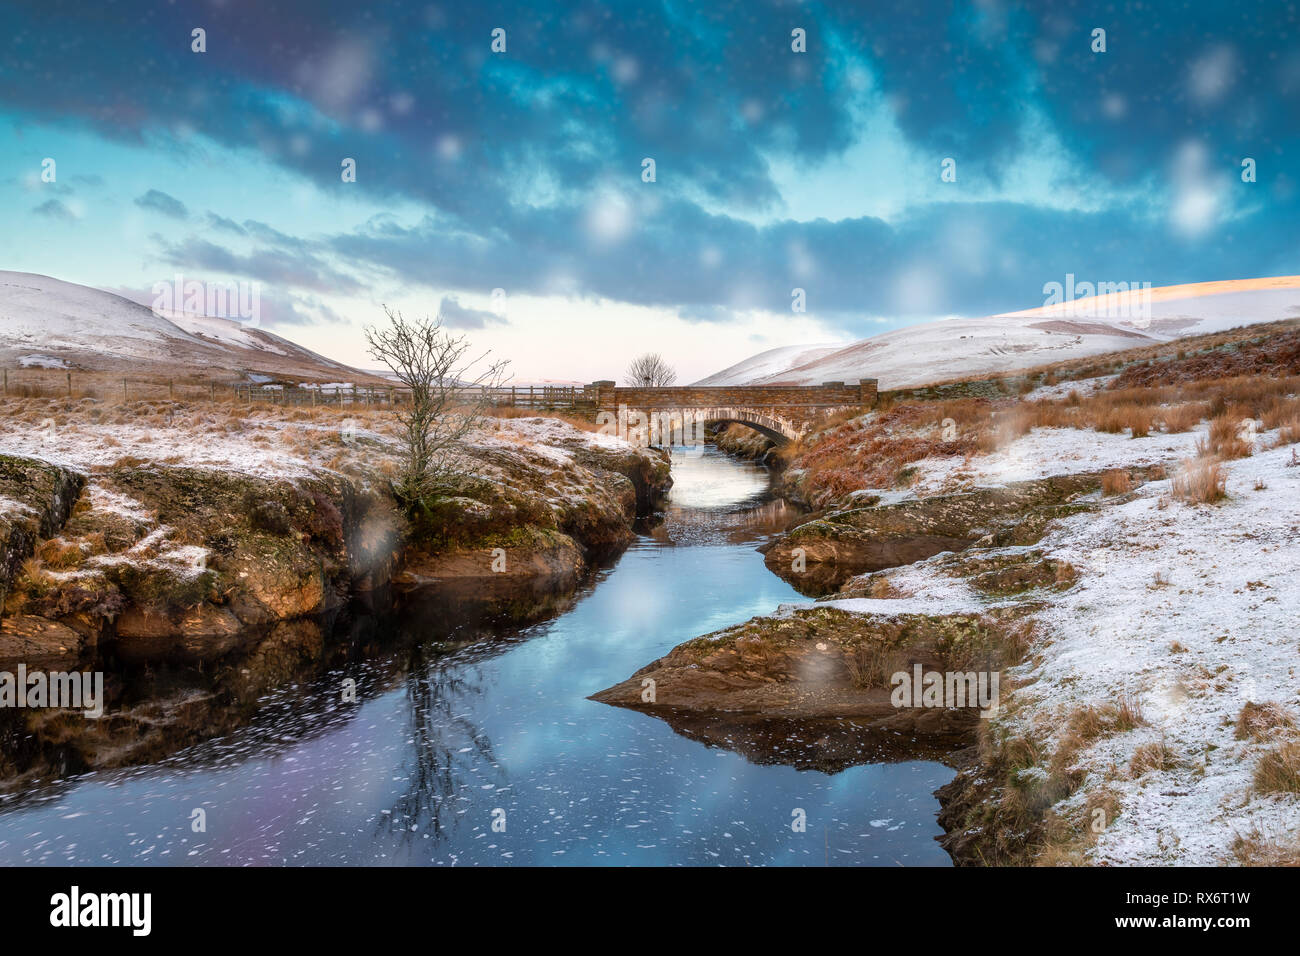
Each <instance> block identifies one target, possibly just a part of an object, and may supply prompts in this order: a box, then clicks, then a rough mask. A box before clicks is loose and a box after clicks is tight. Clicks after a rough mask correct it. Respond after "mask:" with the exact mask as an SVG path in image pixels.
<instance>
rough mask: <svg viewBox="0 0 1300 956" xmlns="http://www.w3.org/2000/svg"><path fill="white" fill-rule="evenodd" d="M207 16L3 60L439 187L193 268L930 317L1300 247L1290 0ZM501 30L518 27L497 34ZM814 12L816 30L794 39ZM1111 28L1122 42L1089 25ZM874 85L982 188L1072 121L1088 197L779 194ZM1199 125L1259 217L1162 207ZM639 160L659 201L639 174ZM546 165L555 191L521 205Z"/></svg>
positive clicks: (373, 194)
mask: <svg viewBox="0 0 1300 956" xmlns="http://www.w3.org/2000/svg"><path fill="white" fill-rule="evenodd" d="M192 19H193V15H192V13H191V12H190V11H189V10H188V9H186V8H185V6H184V5H181V4H177V5H150V6H149V7H147V8H143V9H142V10H141V11H139V15H138V16H134V17H132V18H126V19H124V18H122V17H120V15H118V14H117V12H116V11H114V10H113V9H112V8H111V7H104V8H95V7H90V8H87V7H86V5H84V4H81V3H74V2H72V0H48V2H43V3H40V4H37V3H34V2H32V3H19V4H10V5H7V6H5V7H4V8H3V9H0V62H3V63H4V64H5V65H6V67H5V69H6V70H7V73H6V75H7V76H12V77H14V78H16V79H18V80H20V81H21V80H23V79H30V80H31V82H12V83H4V84H0V107H2V108H4V109H6V110H7V111H9V112H12V113H14V114H17V115H20V116H38V117H40V118H41V119H43V120H47V121H63V122H66V123H69V124H74V125H79V126H82V127H84V128H88V129H91V130H93V131H95V132H97V133H98V134H99V135H101V136H104V137H108V138H111V139H115V140H120V141H127V142H131V143H141V144H144V143H148V144H151V145H152V144H155V143H156V142H158V140H159V138H160V134H161V137H162V138H164V139H165V138H167V137H168V136H170V135H172V133H173V131H176V130H186V131H189V132H192V134H194V135H196V136H202V137H205V138H207V139H210V140H212V141H214V142H216V143H219V144H222V145H225V146H228V147H231V148H235V149H246V150H255V151H258V152H259V153H260V154H261V155H263V156H265V157H266V158H267V159H269V160H270V161H272V162H275V163H277V164H279V165H281V166H283V167H285V168H286V169H289V170H291V171H294V172H296V173H298V174H300V175H302V176H304V177H307V178H309V179H311V180H313V181H315V182H316V183H318V184H319V185H321V186H322V187H323V188H325V189H328V190H338V189H340V188H344V189H350V190H354V191H355V194H356V195H357V196H359V197H362V198H365V199H367V200H370V201H381V200H386V199H388V198H389V197H391V198H393V199H397V200H405V199H409V200H415V201H417V202H420V203H423V204H426V205H427V207H428V208H430V209H432V210H434V212H432V213H431V214H430V215H429V217H428V218H427V219H426V220H425V221H424V222H423V223H421V224H419V225H417V226H415V227H414V228H407V227H404V226H403V225H401V224H399V223H398V222H397V221H394V220H392V219H377V220H375V221H372V222H371V223H369V224H367V226H366V227H365V228H363V229H361V230H358V231H356V232H354V233H349V234H341V235H336V236H333V237H331V238H329V239H327V240H314V239H304V238H300V237H296V236H292V235H288V234H286V233H284V232H282V231H280V230H277V229H275V228H273V227H271V226H269V225H266V224H265V223H260V222H256V221H252V220H250V221H246V222H243V223H242V224H235V223H234V222H233V221H232V220H229V219H225V218H223V217H221V216H218V215H216V214H209V216H208V218H207V219H206V224H207V227H208V228H209V229H210V230H215V231H222V232H226V233H229V234H231V235H236V236H238V235H240V232H239V230H243V233H244V234H245V236H244V238H248V239H251V240H253V241H254V242H255V243H256V244H258V247H259V248H258V249H256V250H254V251H252V252H249V253H246V254H245V253H234V252H231V251H230V250H227V249H225V248H223V247H221V246H219V245H216V244H214V243H212V242H211V241H210V238H209V237H192V238H190V239H188V240H184V241H182V242H180V243H178V244H175V245H169V246H167V247H165V251H164V258H165V259H166V260H167V261H169V262H173V263H176V264H192V265H193V266H194V267H195V268H212V269H221V270H224V271H231V272H235V273H237V274H244V275H249V276H253V277H256V278H259V279H261V280H262V281H266V282H283V283H292V284H296V285H298V286H299V287H300V288H304V289H311V290H316V291H318V292H325V291H344V292H346V291H352V290H356V289H358V288H359V287H360V283H358V282H357V281H356V280H355V279H353V278H352V277H351V275H350V274H349V271H348V270H345V268H344V265H341V264H340V263H344V264H346V265H347V266H352V265H354V264H364V265H365V266H366V272H367V274H368V276H367V278H368V281H369V277H370V276H382V277H399V278H401V279H402V280H403V281H406V282H409V283H412V284H420V285H422V286H429V287H434V288H455V289H464V290H466V291H477V292H487V291H489V290H490V289H492V288H496V287H503V288H506V289H508V290H510V291H511V293H512V294H513V293H514V292H516V291H533V292H547V291H554V290H556V289H565V290H574V291H577V292H580V293H584V294H590V295H600V296H608V297H610V298H613V299H616V300H619V301H629V302H638V303H645V304H654V305H661V306H668V307H674V308H677V309H678V310H679V311H680V313H681V314H682V315H684V316H687V317H689V318H691V319H693V320H696V321H712V320H715V319H721V318H725V317H727V316H729V315H731V314H733V313H734V312H735V310H738V309H743V308H747V307H754V306H757V307H762V308H776V309H782V310H783V309H784V308H788V304H789V297H790V289H791V288H793V287H796V286H798V287H803V288H805V289H806V290H807V293H808V301H809V308H810V310H812V311H814V312H818V313H820V314H824V315H830V316H836V317H839V316H844V317H849V316H857V317H862V316H875V315H890V316H909V315H913V314H916V315H921V314H926V311H927V310H934V311H935V312H961V313H966V314H971V313H976V312H988V311H998V310H1002V309H1009V308H1020V307H1024V306H1025V304H1026V303H1028V304H1033V303H1034V302H1035V301H1036V300H1037V299H1038V297H1039V296H1040V290H1041V285H1042V283H1043V282H1046V281H1052V280H1059V279H1060V278H1061V277H1062V276H1063V275H1064V273H1065V272H1067V271H1070V272H1075V273H1076V274H1080V275H1083V274H1092V275H1098V276H1107V277H1111V276H1114V277H1116V279H1120V278H1123V277H1126V276H1128V277H1132V278H1135V279H1140V280H1144V281H1145V280H1149V281H1152V282H1153V283H1155V284H1165V283H1171V282H1177V281H1192V280H1200V279H1206V278H1221V277H1232V276H1241V275H1262V274H1268V273H1295V272H1300V262H1298V261H1297V260H1300V248H1298V245H1297V240H1296V238H1295V235H1294V228H1293V226H1292V224H1293V223H1294V222H1295V221H1296V220H1297V214H1298V213H1300V208H1298V206H1300V195H1298V194H1297V190H1296V189H1295V183H1294V176H1295V173H1294V169H1295V163H1294V161H1293V157H1294V155H1295V153H1296V151H1297V149H1298V148H1300V42H1298V41H1300V14H1298V13H1297V9H1296V7H1295V5H1294V4H1293V3H1291V2H1284V0H1276V2H1261V0H1245V2H1240V3H1234V4H1231V5H1223V4H1202V5H1196V4H1191V5H1186V4H1184V5H1176V6H1175V5H1169V6H1167V7H1166V6H1162V5H1157V4H1140V3H1136V2H1119V3H1116V4H1112V5H1108V6H1104V7H1098V6H1097V5H1095V4H1088V3H1084V2H1082V0H1060V2H1054V3H1051V4H1028V3H1007V2H1003V0H978V2H952V0H914V2H909V3H907V4H903V5H899V4H865V3H847V2H846V3H807V4H792V3H786V2H779V0H743V2H742V0H736V2H717V3H709V4H689V3H676V2H672V3H670V2H655V0H649V2H632V0H625V2H615V3H608V2H604V0H600V2H597V0H575V2H564V3H560V2H558V0H540V2H539V0H527V2H524V0H507V2H504V3H500V4H493V5H491V7H490V8H485V7H482V6H481V5H474V4H441V5H435V6H431V5H429V4H427V3H424V2H420V3H399V4H393V5H389V6H385V7H384V9H383V14H382V16H379V15H374V14H371V13H369V12H367V11H359V8H358V7H357V6H356V4H354V3H352V2H350V0H349V2H343V0H282V2H279V3H276V4H226V5H211V6H206V7H205V8H204V20H205V27H206V29H207V31H208V43H209V50H210V51H211V52H209V53H207V54H202V55H197V54H193V53H191V52H190V48H189V30H190V29H191V27H192V23H191V21H192ZM495 26H504V27H505V28H506V30H507V37H508V50H507V53H506V54H505V55H501V56H496V55H493V54H491V53H490V52H489V48H488V44H489V39H490V31H491V29H492V28H493V27H495ZM796 26H797V27H800V28H803V29H805V30H806V31H807V36H808V52H807V53H806V54H801V55H800V54H793V53H792V52H791V50H790V31H791V29H792V28H793V27H796ZM1094 29H1104V30H1105V31H1106V41H1107V49H1106V52H1105V53H1094V52H1093V50H1092V48H1091V43H1092V31H1093V30H1094ZM864 96H869V97H875V98H877V99H878V100H879V101H880V102H881V103H883V104H885V105H886V107H887V110H888V122H887V123H885V124H884V125H885V126H896V127H897V129H898V130H900V131H901V133H902V134H903V136H904V137H905V139H906V145H907V146H908V147H909V148H910V149H912V150H913V151H914V152H915V154H916V155H920V156H925V157H932V158H933V160H934V161H935V163H936V167H935V168H937V161H938V159H939V158H941V157H945V156H952V157H955V158H957V159H958V161H959V164H960V169H961V170H962V172H961V176H962V180H961V182H962V185H963V187H964V186H965V184H967V183H984V184H998V183H1005V182H1012V181H1016V182H1019V181H1022V180H1023V167H1024V166H1025V164H1026V163H1028V162H1030V161H1031V160H1033V159H1034V158H1035V157H1037V156H1039V155H1040V154H1041V153H1043V152H1044V151H1053V152H1057V151H1063V152H1062V156H1063V157H1065V158H1068V159H1069V160H1070V161H1071V162H1072V165H1071V166H1069V167H1067V168H1065V169H1064V170H1063V173H1064V175H1065V176H1066V177H1067V178H1068V179H1069V180H1070V182H1071V184H1072V185H1073V187H1074V188H1075V189H1076V190H1077V191H1078V192H1079V194H1080V195H1081V196H1082V197H1083V201H1081V202H1080V203H1079V204H1078V205H1080V206H1083V207H1085V208H1086V209H1088V210H1091V211H1069V210H1062V209H1050V208H1045V206H1044V199H1046V198H1049V197H1035V198H1033V199H1027V200H1026V201H1024V202H1021V203H967V204H956V203H954V204H940V205H929V206H924V205H919V206H914V207H912V208H909V209H907V210H906V211H905V212H904V213H903V214H902V215H900V216H898V217H897V218H893V219H891V220H890V221H889V222H884V221H881V220H875V219H869V218H859V219H850V220H844V221H841V222H836V223H827V222H822V221H816V222H811V223H808V222H803V223H800V222H791V221H784V220H781V219H779V218H777V219H775V221H773V219H772V217H774V216H775V217H779V216H780V215H781V213H782V210H781V209H780V208H779V189H778V184H777V183H776V182H775V181H774V179H773V173H772V171H771V168H770V165H769V159H770V158H772V157H776V158H780V159H782V160H784V161H786V163H787V164H788V165H789V166H791V167H792V168H794V169H796V170H802V169H805V168H808V167H809V166H810V165H812V164H815V163H817V162H819V161H821V160H824V159H827V158H832V157H835V156H836V155H838V154H839V153H840V152H841V151H842V150H843V149H844V148H845V147H846V146H848V145H849V144H850V143H852V142H853V141H854V140H855V139H856V138H857V137H858V136H859V135H863V134H865V135H868V136H876V135H882V136H883V135H888V134H889V130H888V129H876V128H874V127H873V128H867V129H864V128H863V126H862V123H863V120H862V119H861V117H860V116H859V115H858V114H857V113H855V111H854V110H853V109H852V108H851V104H853V103H854V102H855V101H856V100H858V99H860V98H862V97H864ZM1045 131H1047V132H1045ZM189 132H187V134H186V135H189ZM1048 132H1050V133H1051V136H1050V137H1049V136H1048ZM1058 140H1059V142H1058ZM1188 141H1195V142H1197V143H1200V144H1201V145H1202V146H1203V148H1204V150H1205V154H1206V157H1207V158H1206V162H1207V163H1208V164H1209V165H1210V166H1211V167H1212V168H1213V169H1217V170H1223V171H1232V170H1235V169H1236V168H1237V167H1238V166H1239V163H1240V160H1241V158H1242V157H1244V156H1251V157H1253V158H1255V159H1257V160H1258V162H1259V169H1260V181H1259V183H1257V184H1254V185H1253V186H1252V187H1250V188H1253V189H1255V192H1253V193H1250V194H1246V196H1245V198H1244V201H1242V202H1240V203H1239V207H1240V209H1241V210H1242V214H1241V215H1238V216H1236V217H1225V218H1224V219H1223V220H1222V221H1216V222H1215V223H1213V224H1212V225H1211V226H1210V227H1209V228H1207V229H1206V230H1205V231H1204V232H1203V233H1202V234H1200V235H1199V236H1198V237H1197V238H1196V239H1195V240H1194V241H1193V240H1184V239H1179V238H1176V237H1171V231H1170V229H1169V226H1168V215H1167V209H1166V208H1165V206H1164V205H1163V203H1165V202H1166V201H1167V199H1168V193H1169V191H1170V172H1169V169H1170V165H1171V162H1172V160H1173V157H1174V155H1175V152H1176V150H1177V149H1178V148H1179V146H1180V144H1183V143H1186V142H1188ZM344 156H349V157H354V158H356V160H357V163H358V181H357V182H356V183H355V184H347V185H344V184H342V183H340V180H339V165H338V164H339V160H340V158H342V157H344ZM647 156H649V157H653V158H654V159H655V161H656V164H657V172H658V180H659V181H658V182H657V183H656V184H655V185H654V186H653V187H649V186H647V187H646V189H654V190H656V192H655V193H654V195H655V197H656V198H657V199H659V200H660V202H659V204H658V206H657V208H650V207H649V206H645V207H643V206H642V205H641V204H640V201H639V197H641V196H644V195H646V193H645V192H644V190H642V186H643V184H641V183H640V180H639V175H640V169H641V161H642V159H643V158H644V157H647ZM863 175H864V177H870V178H871V179H872V180H873V181H879V179H880V178H881V177H894V178H898V177H904V176H915V175H920V173H919V172H917V171H916V170H911V169H906V170H897V169H870V170H864V171H863ZM610 183H614V184H617V186H616V187H615V188H616V190H619V189H621V190H624V191H627V190H641V192H639V193H637V194H636V195H637V196H638V200H635V201H633V200H629V201H630V202H633V205H634V209H633V211H632V217H631V226H630V228H629V229H628V230H627V235H626V236H625V237H623V238H622V240H621V241H619V242H613V243H607V244H600V243H594V242H593V240H592V236H591V234H590V233H591V230H590V229H589V228H588V223H587V222H586V218H585V217H586V215H587V213H588V212H589V209H588V208H587V206H586V205H585V203H587V201H588V200H589V199H590V197H591V196H592V195H593V194H594V193H595V192H596V191H597V190H599V189H600V188H602V187H603V186H604V185H606V184H610ZM534 184H541V186H542V190H541V191H542V192H544V193H546V194H548V196H549V195H550V194H552V193H554V194H558V198H557V199H555V200H553V201H552V200H550V199H548V205H546V206H545V207H544V208H541V207H535V206H533V205H530V200H531V199H532V193H530V192H529V191H528V189H526V188H525V187H527V186H531V185H534ZM1233 188H1234V189H1235V188H1246V187H1244V184H1243V185H1238V184H1236V183H1234V185H1233ZM153 195H155V191H152V190H151V191H150V192H149V193H146V195H145V197H141V200H137V202H141V204H142V205H147V206H149V207H151V208H156V209H158V210H159V211H161V212H164V213H166V214H171V215H174V214H175V212H174V207H173V212H172V213H167V212H166V208H164V207H167V202H166V200H170V202H171V203H175V204H177V205H178V206H180V204H179V201H178V200H175V199H173V198H172V197H168V196H165V194H161V193H158V194H157V196H159V197H161V201H160V202H158V203H154V202H149V203H145V202H142V200H145V199H146V198H147V197H149V196H153ZM1131 197H1143V198H1137V199H1135V198H1131ZM47 205H48V204H47ZM42 208H43V207H42ZM719 209H730V210H740V211H741V212H743V213H744V214H745V215H746V216H749V217H750V218H752V219H754V220H755V221H759V217H758V216H757V215H756V214H757V213H760V212H761V213H763V214H764V217H763V218H762V219H761V221H763V222H765V223H768V224H767V225H762V226H757V225H754V224H752V223H751V222H750V221H747V220H746V219H742V218H738V217H737V216H735V215H731V216H728V215H722V214H719V213H718V212H717V210H719ZM180 210H181V215H182V216H183V215H184V207H183V206H180ZM46 214H53V213H46ZM751 214H754V215H751ZM232 227H234V228H232ZM719 253H720V256H721V258H720V259H719V258H718V256H719ZM801 263H803V265H801ZM1134 273H1136V274H1134ZM927 276H930V277H932V278H930V279H926V278H925V277H927ZM917 286H923V288H917ZM846 321H848V319H847V318H846Z"/></svg>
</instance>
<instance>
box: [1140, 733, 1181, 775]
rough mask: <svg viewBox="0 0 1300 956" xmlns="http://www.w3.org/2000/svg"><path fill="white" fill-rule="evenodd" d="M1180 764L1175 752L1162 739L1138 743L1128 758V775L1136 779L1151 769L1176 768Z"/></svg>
mask: <svg viewBox="0 0 1300 956" xmlns="http://www.w3.org/2000/svg"><path fill="white" fill-rule="evenodd" d="M1181 765H1182V762H1181V761H1180V760H1179V759H1178V756H1177V754H1175V753H1174V751H1173V749H1172V748H1171V747H1170V746H1169V745H1168V744H1166V743H1165V742H1164V741H1163V740H1160V741H1152V742H1150V743H1145V744H1142V745H1140V746H1139V747H1138V748H1137V749H1135V750H1134V751H1133V756H1132V757H1131V758H1130V759H1129V764H1128V772H1129V776H1130V777H1132V778H1133V779H1135V780H1136V779H1137V778H1138V777H1141V776H1142V775H1144V774H1147V773H1150V772H1151V771H1152V770H1159V771H1168V770H1176V769H1178V767H1180V766H1181Z"/></svg>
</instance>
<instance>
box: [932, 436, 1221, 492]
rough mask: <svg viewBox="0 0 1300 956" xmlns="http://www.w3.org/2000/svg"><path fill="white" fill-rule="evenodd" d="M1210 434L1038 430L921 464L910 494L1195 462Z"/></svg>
mask: <svg viewBox="0 0 1300 956" xmlns="http://www.w3.org/2000/svg"><path fill="white" fill-rule="evenodd" d="M1208 433H1209V425H1208V424H1206V423H1204V422H1202V423H1201V424H1200V425H1198V426H1197V427H1196V428H1194V429H1192V430H1190V431H1186V432H1176V433H1174V434H1172V435H1170V434H1165V433H1152V434H1150V435H1148V436H1146V437H1145V438H1129V437H1128V436H1127V435H1118V434H1111V433H1108V432H1094V431H1079V430H1077V429H1074V428H1035V429H1032V430H1031V431H1029V432H1028V433H1026V434H1024V435H1022V436H1020V437H1019V438H1017V439H1016V440H1015V441H1013V442H1011V443H1010V444H1008V445H1007V446H1006V447H1005V448H1002V449H1001V450H999V451H996V452H993V453H991V454H988V455H978V456H974V457H972V458H969V459H964V458H958V457H955V456H952V457H947V458H928V459H926V460H924V461H921V462H917V463H916V465H915V467H916V468H917V474H918V477H917V479H916V481H915V482H913V484H912V486H911V487H910V488H909V489H908V495H909V497H921V496H925V495H933V494H940V493H943V492H950V491H960V490H965V489H967V488H972V487H979V486H981V485H1004V484H1006V483H1007V482H1011V481H1028V480H1030V479H1033V478H1047V477H1050V476H1051V475H1071V474H1078V473H1079V472H1085V471H1107V470H1109V469H1112V468H1130V467H1136V466H1143V465H1156V464H1168V463H1174V462H1178V461H1180V460H1181V459H1183V458H1191V457H1194V456H1195V452H1196V442H1197V441H1198V440H1199V439H1204V438H1205V437H1206V435H1207V434H1208Z"/></svg>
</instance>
